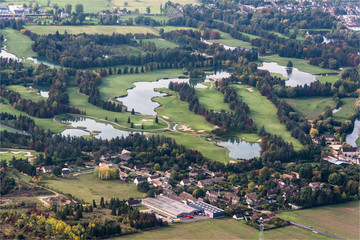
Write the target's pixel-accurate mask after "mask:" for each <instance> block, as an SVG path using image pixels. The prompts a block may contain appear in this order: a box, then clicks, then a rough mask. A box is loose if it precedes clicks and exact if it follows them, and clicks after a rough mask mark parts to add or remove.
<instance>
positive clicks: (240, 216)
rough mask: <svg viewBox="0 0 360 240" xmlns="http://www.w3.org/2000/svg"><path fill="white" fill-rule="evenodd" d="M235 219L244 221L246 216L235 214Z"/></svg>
mask: <svg viewBox="0 0 360 240" xmlns="http://www.w3.org/2000/svg"><path fill="white" fill-rule="evenodd" d="M233 219H235V220H244V215H242V214H235V215H234V216H233Z"/></svg>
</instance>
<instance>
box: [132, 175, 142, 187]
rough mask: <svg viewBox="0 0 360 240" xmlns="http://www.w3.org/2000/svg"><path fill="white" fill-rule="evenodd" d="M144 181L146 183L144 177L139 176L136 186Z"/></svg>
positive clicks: (136, 179) (135, 181)
mask: <svg viewBox="0 0 360 240" xmlns="http://www.w3.org/2000/svg"><path fill="white" fill-rule="evenodd" d="M143 181H144V179H143V177H142V176H138V177H136V178H135V180H134V183H135V184H136V185H138V184H139V183H141V182H143Z"/></svg>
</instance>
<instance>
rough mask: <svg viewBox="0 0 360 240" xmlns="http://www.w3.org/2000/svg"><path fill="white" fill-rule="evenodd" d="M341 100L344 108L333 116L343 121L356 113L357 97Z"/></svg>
mask: <svg viewBox="0 0 360 240" xmlns="http://www.w3.org/2000/svg"><path fill="white" fill-rule="evenodd" d="M341 101H342V102H343V106H342V109H340V110H339V111H338V112H336V113H334V114H333V116H334V119H335V120H338V121H342V122H343V121H345V120H347V119H349V118H350V117H351V116H352V115H354V114H355V110H354V104H355V102H356V98H342V99H341Z"/></svg>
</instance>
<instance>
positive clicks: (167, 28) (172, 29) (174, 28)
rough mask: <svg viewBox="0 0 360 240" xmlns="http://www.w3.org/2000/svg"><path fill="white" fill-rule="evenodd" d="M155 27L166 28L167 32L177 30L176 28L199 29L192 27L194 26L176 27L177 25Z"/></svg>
mask: <svg viewBox="0 0 360 240" xmlns="http://www.w3.org/2000/svg"><path fill="white" fill-rule="evenodd" d="M154 28H155V29H157V30H159V29H161V28H163V29H164V31H165V32H171V31H175V30H190V29H191V30H193V31H195V30H197V29H196V28H192V27H176V26H161V27H154Z"/></svg>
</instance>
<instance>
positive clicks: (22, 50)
mask: <svg viewBox="0 0 360 240" xmlns="http://www.w3.org/2000/svg"><path fill="white" fill-rule="evenodd" d="M0 33H2V34H4V35H5V37H6V42H5V43H4V45H5V46H6V49H7V52H9V53H12V54H15V55H16V56H17V57H18V58H23V57H24V58H28V57H34V56H37V54H36V53H35V52H34V51H33V50H32V48H31V44H32V42H33V41H32V40H31V39H30V38H29V37H28V36H25V35H22V34H20V32H19V31H17V30H15V29H11V28H5V29H1V30H0Z"/></svg>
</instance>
